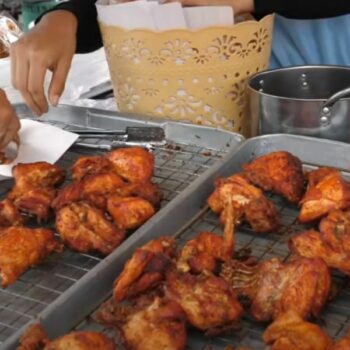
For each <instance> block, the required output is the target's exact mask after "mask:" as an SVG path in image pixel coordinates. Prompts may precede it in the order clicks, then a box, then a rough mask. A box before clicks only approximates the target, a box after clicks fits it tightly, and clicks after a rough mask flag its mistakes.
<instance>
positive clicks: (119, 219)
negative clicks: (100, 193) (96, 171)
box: [107, 195, 156, 230]
mask: <svg viewBox="0 0 350 350" xmlns="http://www.w3.org/2000/svg"><path fill="white" fill-rule="evenodd" d="M107 210H108V212H109V214H110V215H111V216H112V218H113V220H114V222H115V223H116V225H117V226H118V227H119V228H120V229H123V230H133V229H136V228H138V227H140V226H141V225H142V224H143V223H145V222H146V221H147V220H148V219H149V218H151V217H152V216H153V215H154V214H155V212H156V211H155V209H154V207H153V205H152V204H151V203H150V202H148V201H147V200H146V199H143V198H139V197H120V196H119V195H111V196H109V197H108V201H107Z"/></svg>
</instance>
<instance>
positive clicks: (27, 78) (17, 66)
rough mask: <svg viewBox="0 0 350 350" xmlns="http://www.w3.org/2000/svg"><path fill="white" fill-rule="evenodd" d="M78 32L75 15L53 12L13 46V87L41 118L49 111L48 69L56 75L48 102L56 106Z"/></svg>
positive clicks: (51, 84)
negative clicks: (45, 90)
mask: <svg viewBox="0 0 350 350" xmlns="http://www.w3.org/2000/svg"><path fill="white" fill-rule="evenodd" d="M76 32H77V19H76V17H75V16H74V15H73V14H72V13H70V12H68V11H63V10H58V11H53V12H50V13H48V14H46V15H45V16H44V17H43V18H42V19H41V21H40V22H39V23H38V24H37V25H36V26H35V27H34V28H33V29H32V30H31V31H29V32H28V33H27V34H24V35H23V36H22V37H21V38H20V39H19V40H18V41H17V42H16V43H14V44H13V45H12V47H11V74H12V85H13V86H14V88H15V89H17V90H19V91H20V92H21V94H22V96H23V98H24V100H25V101H26V103H27V104H28V106H29V107H30V108H31V109H32V111H33V112H34V113H35V114H37V115H38V116H40V115H42V114H43V113H46V112H47V111H48V102H47V99H46V96H45V92H44V80H45V74H46V72H47V70H51V71H52V73H53V75H52V80H51V83H50V87H49V92H48V97H49V101H50V103H51V105H53V106H56V105H57V104H58V102H59V99H60V97H61V94H62V92H63V90H64V85H65V82H66V78H67V75H68V72H69V68H70V65H71V61H72V58H73V55H74V53H75V49H76Z"/></svg>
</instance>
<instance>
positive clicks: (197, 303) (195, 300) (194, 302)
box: [166, 271, 243, 335]
mask: <svg viewBox="0 0 350 350" xmlns="http://www.w3.org/2000/svg"><path fill="white" fill-rule="evenodd" d="M166 295H167V296H168V297H169V299H171V300H173V301H175V302H177V303H178V304H179V305H180V306H181V308H182V309H183V310H184V311H185V314H186V316H187V320H188V322H189V323H190V324H191V325H193V326H194V327H196V328H198V329H200V330H202V331H205V332H206V333H207V334H211V335H214V334H218V333H220V332H221V331H223V330H226V329H227V328H229V327H232V326H234V325H235V324H236V322H237V321H238V320H239V318H240V317H241V315H242V313H243V309H242V307H241V305H240V304H239V302H238V301H237V298H236V294H235V293H234V292H233V291H232V289H231V287H230V286H229V284H228V283H227V282H226V281H225V280H224V279H222V278H220V277H216V276H214V275H209V274H206V275H205V274H202V275H191V274H189V273H185V274H184V273H180V272H176V271H170V272H169V273H168V274H167V281H166Z"/></svg>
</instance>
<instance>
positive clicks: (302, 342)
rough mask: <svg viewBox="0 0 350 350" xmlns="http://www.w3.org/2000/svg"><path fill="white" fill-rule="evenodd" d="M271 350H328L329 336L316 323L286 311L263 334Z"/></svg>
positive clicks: (330, 342) (329, 347) (329, 344)
mask: <svg viewBox="0 0 350 350" xmlns="http://www.w3.org/2000/svg"><path fill="white" fill-rule="evenodd" d="M263 338H264V341H265V343H266V344H268V345H270V346H271V347H270V349H271V350H330V349H331V348H332V340H331V338H330V337H329V336H328V335H327V334H326V333H325V332H324V331H323V330H322V329H321V328H320V327H319V326H318V325H316V324H313V323H309V322H305V321H304V320H303V319H302V318H301V317H300V316H299V315H298V313H297V312H295V311H292V310H291V311H288V312H287V313H284V314H282V315H281V316H280V317H278V319H277V320H276V321H275V322H274V323H272V324H271V325H270V326H269V327H268V328H267V329H266V331H265V332H264V335H263Z"/></svg>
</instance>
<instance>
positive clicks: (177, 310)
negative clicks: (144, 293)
mask: <svg viewBox="0 0 350 350" xmlns="http://www.w3.org/2000/svg"><path fill="white" fill-rule="evenodd" d="M148 299H149V300H146V301H145V300H143V301H142V302H141V303H136V304H135V305H132V306H131V307H123V306H121V305H119V304H116V303H115V302H113V301H108V302H106V303H105V304H103V305H102V307H101V308H100V309H99V310H98V312H97V315H96V316H95V319H96V320H97V321H98V322H100V323H102V324H105V325H107V326H112V327H113V326H114V327H117V328H118V329H119V330H120V332H121V335H122V340H123V343H124V347H125V349H126V350H157V349H159V350H160V349H162V350H163V349H164V350H181V349H184V348H185V346H186V342H187V333H186V315H185V313H184V312H183V310H182V309H181V307H180V306H179V305H178V304H177V303H176V302H174V301H171V300H167V299H164V298H160V297H155V298H148Z"/></svg>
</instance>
